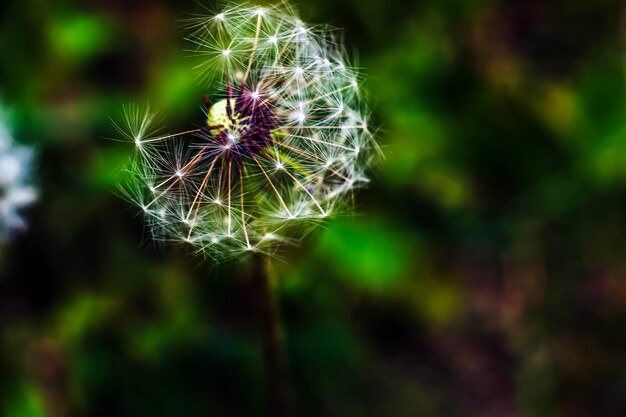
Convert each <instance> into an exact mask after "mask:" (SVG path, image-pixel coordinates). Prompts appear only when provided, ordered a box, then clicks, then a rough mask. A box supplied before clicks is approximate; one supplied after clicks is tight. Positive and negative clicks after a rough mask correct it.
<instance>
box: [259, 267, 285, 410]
mask: <svg viewBox="0 0 626 417" xmlns="http://www.w3.org/2000/svg"><path fill="white" fill-rule="evenodd" d="M254 264H255V278H256V281H257V282H256V285H257V288H258V299H259V306H260V318H261V322H262V336H263V357H264V362H265V379H266V394H267V408H268V413H267V415H268V416H270V417H284V416H285V415H286V408H287V394H288V392H287V391H288V382H287V380H288V377H287V366H286V361H285V351H284V345H283V335H282V331H281V320H280V312H279V308H278V304H277V300H276V291H275V289H276V284H275V282H274V280H273V279H272V276H271V274H270V273H269V263H268V262H267V260H266V259H265V258H263V257H262V256H259V257H257V258H256V259H254Z"/></svg>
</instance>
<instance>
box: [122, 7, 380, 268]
mask: <svg viewBox="0 0 626 417" xmlns="http://www.w3.org/2000/svg"><path fill="white" fill-rule="evenodd" d="M188 23H189V27H190V28H192V30H193V34H192V35H191V36H190V37H189V40H190V41H191V42H193V43H194V45H195V50H194V53H195V55H196V56H197V57H198V58H199V59H201V62H200V63H199V64H198V65H197V70H198V71H199V74H200V78H201V79H202V80H204V81H206V82H207V83H208V86H209V87H211V89H213V90H217V91H221V93H220V95H219V96H217V97H215V98H214V99H213V100H212V103H213V105H212V106H210V108H209V110H208V112H207V116H208V117H207V119H206V123H205V124H204V125H202V126H200V127H198V128H196V129H192V130H189V131H186V132H181V133H176V134H165V135H158V134H156V133H155V131H154V130H153V129H152V128H151V126H152V124H153V122H154V119H155V116H154V114H153V113H151V112H150V111H146V112H143V113H142V112H139V111H138V110H137V109H136V108H132V107H130V108H126V111H125V115H126V128H127V129H126V130H125V135H126V136H127V137H128V138H129V140H132V141H134V142H135V144H136V145H137V146H135V156H134V158H133V162H132V165H131V168H130V172H131V173H132V174H133V175H132V181H131V185H130V186H129V187H126V192H127V194H128V195H129V197H130V198H131V199H132V200H133V201H134V202H135V203H136V204H137V205H139V206H140V207H142V208H143V210H144V212H145V213H146V218H147V221H148V223H149V225H150V227H151V230H152V231H153V234H154V236H155V238H157V239H159V240H173V241H179V242H189V243H191V244H192V245H194V246H195V247H196V248H198V250H199V251H202V252H204V253H206V254H208V255H209V256H212V257H215V258H224V257H228V256H233V255H237V254H242V253H245V252H261V253H273V252H274V249H275V248H276V246H277V245H279V244H285V243H292V242H294V241H296V240H297V238H298V237H299V235H298V229H297V228H298V227H302V226H306V225H315V224H316V223H319V222H321V221H323V220H325V219H327V218H328V217H329V216H331V215H333V214H335V213H338V212H340V211H341V210H345V209H347V208H349V205H350V202H351V200H352V199H351V195H352V193H353V192H354V190H355V189H357V188H359V187H360V186H362V185H364V184H366V183H367V177H366V174H365V171H366V169H367V167H368V165H369V164H370V162H371V160H372V159H373V157H374V156H375V154H376V153H377V152H378V147H377V145H376V142H375V140H374V136H373V133H372V132H371V129H368V128H367V123H368V118H369V110H368V108H367V106H366V104H365V103H364V101H363V99H362V91H361V86H362V82H361V77H360V76H359V74H358V72H357V70H356V69H354V68H352V67H351V66H350V64H349V63H348V62H347V61H346V58H345V55H346V54H345V51H344V49H343V48H342V46H341V45H340V44H339V43H337V39H336V37H335V36H334V35H333V33H334V32H333V31H331V30H328V29H322V28H317V27H311V26H307V25H305V24H304V23H303V22H302V21H301V20H300V19H299V18H298V16H297V15H296V13H295V11H294V10H293V8H291V7H290V6H288V5H286V4H285V3H282V4H280V5H279V6H274V7H264V8H260V7H257V6H252V5H247V4H244V5H231V6H229V7H227V8H226V9H224V10H223V11H221V12H219V13H215V14H212V15H211V16H207V17H202V18H196V19H193V20H191V21H189V22H188ZM300 231H301V233H300V236H302V235H303V233H302V229H300Z"/></svg>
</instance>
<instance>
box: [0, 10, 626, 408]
mask: <svg viewBox="0 0 626 417" xmlns="http://www.w3.org/2000/svg"><path fill="white" fill-rule="evenodd" d="M204 5H208V6H209V7H212V6H213V5H214V4H213V3H212V2H208V3H206V4H205V3H204V2H196V1H191V0H190V1H173V0H172V1H164V0H162V1H132V2H131V1H125V0H91V1H87V0H85V1H79V0H75V1H68V0H58V1H50V0H47V1H46V0H19V1H17V0H16V1H3V2H2V3H1V4H0V28H1V30H0V51H1V53H2V58H1V59H0V95H1V98H2V101H3V102H4V105H5V107H6V109H7V112H8V113H7V114H8V120H9V123H10V126H11V129H12V131H13V132H15V136H16V138H18V139H19V141H21V142H23V143H27V144H32V145H34V146H35V147H36V149H37V151H38V167H37V171H36V175H35V176H36V178H37V183H38V186H39V187H40V193H41V195H40V199H39V201H38V203H37V204H36V205H35V206H33V207H32V208H31V209H29V210H28V211H27V212H26V217H27V219H28V221H29V223H30V228H29V230H28V231H27V232H26V233H22V234H20V235H18V236H16V237H15V239H13V241H12V242H11V243H10V244H5V245H4V246H2V247H1V248H0V254H1V255H0V415H2V416H7V417H31V416H32V417H43V416H49V417H58V416H116V417H119V416H132V417H140V416H151V417H152V416H187V417H193V416H257V415H263V414H264V409H265V406H264V402H265V399H264V383H265V382H264V376H263V369H264V368H263V362H262V353H261V343H260V328H259V324H258V317H257V316H258V314H257V313H258V300H257V299H256V298H255V296H254V292H253V291H251V290H250V285H249V283H250V279H251V271H250V268H249V267H248V266H247V265H246V264H242V263H238V262H230V263H226V264H222V265H218V266H216V265H212V264H210V263H208V262H203V261H202V259H199V258H195V257H193V256H192V255H191V254H190V253H189V251H188V250H186V249H185V248H183V247H176V246H170V247H165V248H160V247H157V246H155V245H154V244H153V243H151V242H150V240H149V236H148V234H147V231H146V230H144V226H143V223H142V220H141V218H139V217H137V216H136V214H137V212H136V210H135V209H134V208H132V207H130V206H129V204H127V203H126V202H125V201H123V200H122V199H121V198H119V197H118V196H117V195H116V183H117V182H118V181H119V179H120V169H121V168H122V166H123V165H124V164H125V163H126V162H127V158H128V157H129V155H130V152H131V151H132V149H131V147H130V146H128V145H127V144H125V143H122V142H118V141H114V140H109V139H108V138H113V137H115V136H116V132H115V130H114V128H113V125H112V123H111V118H113V119H115V120H119V119H120V118H121V106H122V103H127V102H136V103H139V104H142V103H150V104H151V106H152V107H153V108H156V109H159V111H160V113H161V115H162V116H163V118H164V119H165V120H166V121H167V126H168V127H169V130H172V131H174V130H175V129H176V128H178V127H185V126H188V125H189V123H190V121H197V120H198V119H199V118H201V114H199V110H198V109H199V106H200V104H201V98H202V96H203V95H204V94H206V91H203V89H202V88H201V87H200V86H198V85H196V84H195V82H194V78H193V73H192V70H191V69H190V66H189V60H188V58H186V53H185V52H184V48H185V47H186V45H185V42H184V41H183V37H184V35H185V33H184V30H182V29H181V27H180V23H177V21H179V20H180V19H183V18H186V17H189V15H190V13H194V12H195V13H199V12H202V11H203V6H204ZM299 9H300V14H301V16H302V18H303V19H304V20H305V21H307V22H322V23H329V24H332V25H334V26H337V27H342V28H344V29H345V43H346V45H348V48H349V50H350V51H351V52H352V53H353V54H355V55H357V56H358V65H359V66H360V67H363V68H365V72H366V74H367V77H368V81H367V88H368V90H369V94H370V100H371V103H372V105H373V107H374V123H373V124H377V125H379V126H381V127H382V131H381V134H380V135H379V140H380V142H381V144H382V146H383V148H384V151H385V154H386V158H385V159H384V160H383V161H381V162H380V163H379V164H378V165H377V166H376V167H375V169H374V172H373V181H372V183H371V186H370V188H369V189H368V190H366V191H363V192H360V193H359V194H358V195H357V196H356V201H357V210H356V213H355V215H353V216H346V217H343V218H340V219H336V220H332V221H330V222H329V223H328V224H327V225H326V226H325V227H323V228H321V229H319V230H318V231H317V232H316V233H314V234H313V235H312V236H311V237H310V238H309V239H307V240H306V241H305V242H304V244H303V245H302V247H300V248H296V249H292V250H289V251H288V252H286V253H285V254H284V258H283V259H282V260H279V261H276V262H275V263H274V272H275V274H276V277H278V279H279V284H278V288H277V291H278V294H279V301H280V309H281V313H282V316H283V325H284V339H285V343H286V351H287V354H288V363H289V367H290V375H291V385H292V386H291V393H292V399H293V400H292V415H294V416H338V417H347V416H364V417H369V416H384V417H396V416H397V417H401V416H420V417H426V416H429V417H430V416H433V417H437V416H442V417H443V416H463V417H474V416H476V417H478V416H480V417H515V416H581V417H583V416H616V417H617V416H624V415H626V334H625V332H624V325H625V324H626V163H625V161H626V159H625V156H626V123H625V116H626V108H625V101H626V100H625V97H626V94H625V87H626V53H625V46H626V6H624V5H623V4H622V5H620V2H619V1H612V0H596V1H590V0H589V1H571V0H567V1H566V0H555V1H550V2H545V1H539V0H529V1H522V2H519V1H517V2H506V1H495V0H491V1H490V0H446V1H443V0H442V1H421V0H414V1H407V2H404V3H403V2H399V1H390V0H367V1H363V0H361V1H357V0H316V1H306V2H305V1H304V0H303V1H301V2H300V5H299ZM357 52H358V53H357Z"/></svg>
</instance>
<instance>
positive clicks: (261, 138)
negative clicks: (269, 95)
mask: <svg viewBox="0 0 626 417" xmlns="http://www.w3.org/2000/svg"><path fill="white" fill-rule="evenodd" d="M207 125H208V126H209V129H210V133H211V135H212V136H213V137H214V138H215V139H216V141H217V143H218V144H221V145H222V146H223V147H224V149H226V150H228V151H233V152H236V153H237V154H239V155H241V156H253V155H254V154H256V153H258V152H259V151H260V150H261V149H262V148H263V147H265V146H267V145H269V144H270V143H271V142H272V137H271V132H272V130H273V129H274V127H275V116H274V112H273V111H272V109H271V104H270V103H269V102H268V101H267V100H263V94H262V92H260V91H258V90H253V91H248V89H246V88H245V87H239V88H235V87H232V86H231V87H229V89H228V96H227V98H225V99H222V100H219V101H217V102H216V103H215V104H213V105H212V106H211V108H210V109H209V114H208V117H207Z"/></svg>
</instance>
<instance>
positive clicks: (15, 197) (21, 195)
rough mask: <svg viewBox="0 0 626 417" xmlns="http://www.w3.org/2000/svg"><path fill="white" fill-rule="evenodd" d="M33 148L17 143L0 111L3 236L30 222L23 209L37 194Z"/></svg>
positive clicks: (0, 221)
mask: <svg viewBox="0 0 626 417" xmlns="http://www.w3.org/2000/svg"><path fill="white" fill-rule="evenodd" d="M32 160H33V151H32V149H30V148H28V147H25V146H16V145H15V144H14V143H13V139H12V138H11V135H10V134H9V131H8V129H7V128H6V126H5V123H4V120H3V119H2V116H1V115H0V240H4V239H6V238H7V237H8V235H9V233H10V232H11V231H13V230H16V229H23V228H24V227H25V226H26V225H25V223H24V220H23V219H22V218H21V217H20V215H19V210H20V209H22V208H24V207H26V206H28V205H30V204H31V203H33V202H34V201H35V199H36V198H37V193H36V191H35V187H33V186H32V184H31V178H30V173H31V164H32Z"/></svg>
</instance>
